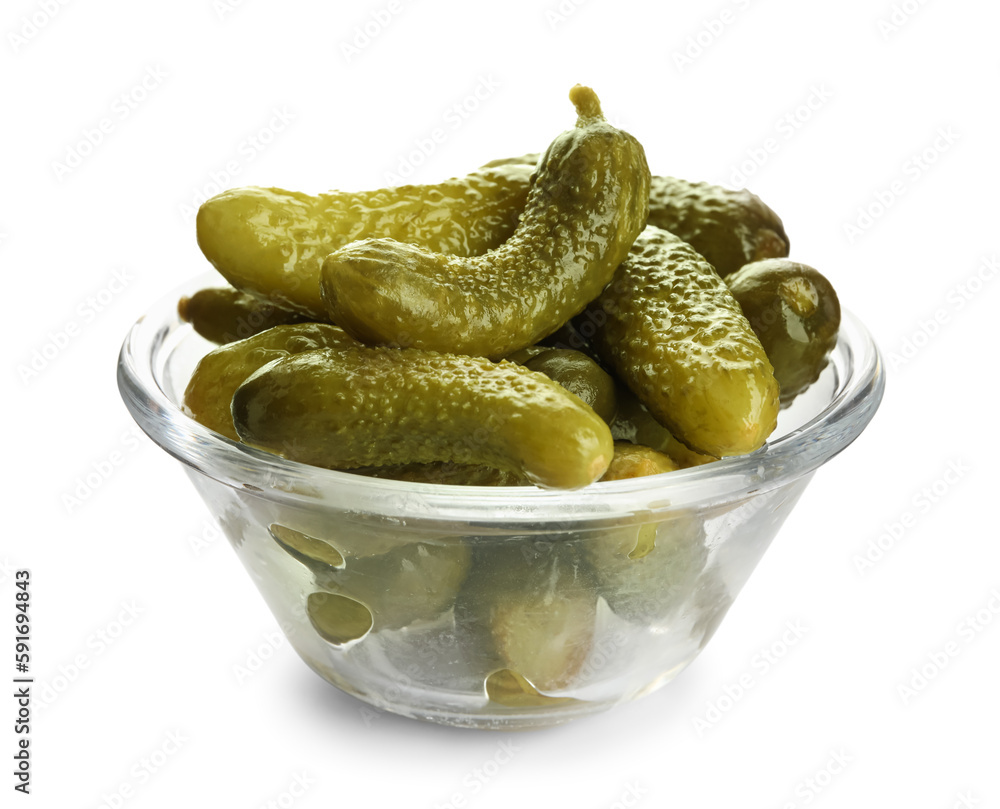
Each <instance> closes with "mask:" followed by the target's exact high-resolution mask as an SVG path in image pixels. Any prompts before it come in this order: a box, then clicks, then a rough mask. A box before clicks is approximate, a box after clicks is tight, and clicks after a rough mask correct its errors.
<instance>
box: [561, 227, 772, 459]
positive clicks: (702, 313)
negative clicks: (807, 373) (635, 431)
mask: <svg viewBox="0 0 1000 809" xmlns="http://www.w3.org/2000/svg"><path fill="white" fill-rule="evenodd" d="M580 321H581V322H580V325H579V326H578V328H579V329H580V331H581V333H583V334H585V335H586V334H587V333H588V331H590V330H593V333H594V336H593V343H594V347H595V348H596V349H597V351H598V352H599V353H600V355H601V357H602V358H603V359H604V361H605V362H606V363H607V364H608V366H609V367H610V368H612V369H613V370H614V371H615V373H616V374H617V375H618V377H619V378H620V379H621V380H622V381H624V382H625V383H626V384H627V385H628V386H629V388H631V390H632V391H633V392H634V393H635V394H636V396H637V397H638V398H639V399H640V401H642V403H643V404H645V405H646V407H647V408H648V409H649V411H650V412H651V413H652V414H653V416H654V417H655V418H656V419H657V421H659V422H661V423H662V424H663V425H664V426H666V427H667V429H668V430H670V432H671V433H673V434H674V435H675V436H676V437H677V438H678V439H680V440H681V441H683V442H684V443H685V444H686V445H687V446H688V447H690V448H691V449H693V450H695V451H696V452H699V453H702V454H707V455H714V456H716V457H722V456H728V455H742V454H744V453H747V452H752V451H753V450H755V449H758V448H759V447H761V446H762V445H763V443H764V440H765V439H766V438H767V436H768V435H769V434H770V433H771V432H772V431H773V430H774V428H775V426H776V424H777V416H778V384H777V382H776V381H775V379H774V374H773V370H772V368H771V363H770V362H769V361H768V359H767V356H766V354H765V353H764V349H763V348H762V347H761V345H760V341H759V340H758V339H757V336H756V335H755V334H754V333H753V330H752V329H751V328H750V324H749V323H748V322H747V319H746V318H745V317H744V316H743V312H742V311H741V309H740V306H739V304H738V303H737V302H736V300H735V299H734V298H733V296H732V295H731V294H730V293H729V290H728V288H727V287H726V285H725V283H724V282H723V281H722V279H721V278H720V277H719V275H718V273H716V272H715V270H714V269H713V268H712V266H711V265H710V264H709V263H708V262H707V261H706V260H705V259H704V258H703V257H702V256H701V255H699V254H698V253H697V252H696V251H695V250H694V248H693V247H691V245H689V244H687V243H686V242H683V241H681V240H680V239H679V238H677V237H676V236H674V235H673V234H671V233H668V232H667V231H665V230H660V229H659V228H655V227H648V228H646V230H645V231H643V233H642V234H641V235H640V236H639V238H638V239H636V242H635V245H634V246H633V248H632V251H631V253H630V254H629V257H628V259H627V260H626V261H624V262H622V264H621V266H620V267H619V268H618V272H616V273H615V277H614V279H613V280H612V282H611V283H610V284H609V285H608V287H607V289H606V290H605V291H604V292H603V293H602V294H601V296H600V297H599V298H598V299H597V300H595V301H594V302H593V303H592V304H591V305H590V306H589V307H588V308H587V313H586V315H585V316H584V317H583V318H580ZM588 322H589V326H588Z"/></svg>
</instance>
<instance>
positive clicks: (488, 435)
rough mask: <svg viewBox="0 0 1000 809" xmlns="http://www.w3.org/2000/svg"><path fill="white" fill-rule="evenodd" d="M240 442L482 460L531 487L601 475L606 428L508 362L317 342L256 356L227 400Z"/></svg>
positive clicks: (363, 455)
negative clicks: (266, 357) (293, 351)
mask: <svg viewBox="0 0 1000 809" xmlns="http://www.w3.org/2000/svg"><path fill="white" fill-rule="evenodd" d="M232 416H233V423H234V425H235V427H236V432H237V434H238V435H239V437H240V439H241V440H242V441H244V442H245V443H247V444H250V445H253V446H256V447H260V448H263V449H267V450H270V451H271V452H274V453H277V454H279V455H283V456H285V457H287V458H290V459H292V460H295V461H300V462H302V463H308V464H313V465H315V466H324V467H329V468H340V469H350V468H356V467H362V466H385V465H390V464H398V463H429V462H434V461H448V462H455V463H464V464H469V463H471V464H484V465H487V466H492V467H495V468H497V469H500V470H504V471H507V472H511V473H514V474H516V475H520V476H523V477H525V478H527V479H528V480H530V481H531V482H532V483H535V484H536V485H538V486H541V487H546V488H566V489H574V488H579V487H581V486H586V485H587V484H589V483H592V482H593V481H595V480H597V479H599V478H600V477H601V475H603V474H604V472H605V471H606V470H607V467H608V464H609V463H610V462H611V457H612V455H613V453H614V447H613V441H612V439H611V432H610V430H609V429H608V426H607V425H606V424H605V423H604V422H603V421H602V420H601V418H600V416H598V415H597V414H596V413H594V411H593V410H592V409H591V408H590V407H589V406H588V405H587V404H585V403H584V402H583V401H581V400H580V399H579V398H578V397H576V396H574V395H573V394H572V393H570V392H569V391H567V390H566V389H565V388H563V387H562V386H561V385H559V384H557V383H555V382H553V381H552V380H550V379H549V378H548V377H546V376H545V375H544V374H539V373H535V372H534V371H530V370H528V369H527V368H523V367H521V366H519V365H516V364H514V363H510V362H501V363H493V362H490V361H489V360H486V359H482V358H479V357H467V356H457V355H448V354H439V353H436V352H431V351H422V350H420V349H394V348H366V347H354V348H345V349H340V350H334V349H322V350H318V351H310V352H307V353H304V354H297V355H294V356H289V357H285V358H284V359H280V360H276V361H274V362H271V363H269V364H268V365H266V366H264V367H263V368H261V369H260V370H258V371H257V372H256V373H254V374H253V375H252V376H251V377H249V378H248V379H247V380H246V381H245V382H243V384H242V385H240V387H239V388H238V389H237V390H236V392H235V394H234V395H233V399H232Z"/></svg>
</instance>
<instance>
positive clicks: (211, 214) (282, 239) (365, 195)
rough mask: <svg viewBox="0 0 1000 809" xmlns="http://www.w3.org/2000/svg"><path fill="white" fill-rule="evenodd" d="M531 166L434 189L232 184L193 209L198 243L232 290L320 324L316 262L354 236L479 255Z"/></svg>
mask: <svg viewBox="0 0 1000 809" xmlns="http://www.w3.org/2000/svg"><path fill="white" fill-rule="evenodd" d="M533 170H534V166H532V165H526V164H524V163H513V164H509V165H504V166H497V167H494V168H483V169H480V170H478V171H475V172H473V173H472V174H469V175H468V176H466V177H461V178H455V179H451V180H447V181H446V182H443V183H439V184H437V185H406V186H400V187H399V188H383V189H379V190H377V191H364V192H358V193H350V192H346V191H334V192H330V193H328V194H318V195H310V194H304V193H300V192H296V191H285V190H283V189H280V188H257V187H248V188H235V189H232V190H230V191H225V192H223V193H222V194H219V195H218V196H215V197H212V199H210V200H208V201H207V202H205V203H204V204H203V205H202V206H201V207H200V208H199V210H198V217H197V234H198V244H199V246H200V247H201V250H202V252H203V253H204V254H205V256H206V258H208V260H209V261H210V262H211V263H212V265H213V266H214V267H215V268H216V269H217V270H218V271H219V272H220V273H221V274H222V275H223V276H224V277H225V278H226V280H227V281H229V283H231V284H232V285H233V286H234V287H236V288H237V289H241V290H245V291H247V292H250V293H253V294H256V295H259V296H263V297H266V298H267V299H268V300H271V301H273V302H274V303H275V304H277V305H280V306H282V307H283V308H287V309H290V310H292V311H297V312H300V313H302V314H305V315H308V316H310V317H312V318H314V319H318V320H326V319H327V315H326V308H325V307H324V305H323V301H322V299H321V298H320V289H319V275H320V267H321V265H322V263H323V259H324V258H325V257H326V256H327V255H328V254H329V253H331V252H333V251H334V250H336V249H337V248H340V247H343V246H344V245H346V244H349V243H351V242H353V241H356V240H358V239H367V238H375V237H382V238H391V239H397V240H399V241H402V242H412V243H414V244H422V245H424V246H426V247H428V248H429V249H431V250H435V251H437V252H440V253H447V254H452V255H458V256H473V255H480V254H482V253H485V252H486V251H487V250H490V249H492V248H494V247H496V246H497V245H500V244H503V242H504V241H506V240H507V239H508V238H509V237H510V236H511V234H513V232H514V230H515V228H516V227H517V221H518V216H519V215H520V213H521V209H522V208H523V207H524V203H525V200H526V199H527V197H528V186H529V179H530V177H531V174H532V172H533Z"/></svg>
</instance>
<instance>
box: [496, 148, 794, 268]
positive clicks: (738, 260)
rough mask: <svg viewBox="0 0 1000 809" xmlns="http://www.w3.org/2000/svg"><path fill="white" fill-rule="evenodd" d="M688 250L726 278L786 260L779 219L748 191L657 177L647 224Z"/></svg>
mask: <svg viewBox="0 0 1000 809" xmlns="http://www.w3.org/2000/svg"><path fill="white" fill-rule="evenodd" d="M537 162H538V155H537V154H527V155H522V156H521V157H511V158H506V159H503V160H494V161H493V162H492V163H487V164H486V165H487V166H514V165H517V164H518V163H520V164H521V165H523V166H534V165H535V164H536V163H537ZM648 224H650V225H654V226H656V227H658V228H663V230H668V231H670V232H671V233H673V234H674V235H675V236H677V237H678V238H680V239H683V240H684V241H686V242H687V243H688V244H690V245H691V246H692V247H693V248H694V249H695V250H697V251H698V252H699V253H701V255H703V256H704V257H705V258H707V259H708V262H709V263H710V264H711V265H712V266H713V267H715V271H716V272H717V273H719V275H721V276H723V277H725V276H727V275H729V274H730V273H732V272H735V271H736V270H738V269H739V268H740V267H742V266H743V265H744V264H749V263H750V262H752V261H760V260H762V259H766V258H783V257H785V256H787V255H788V250H789V240H788V235H787V234H786V233H785V227H784V225H783V224H782V222H781V218H780V217H779V216H778V215H777V214H776V213H775V212H774V211H773V210H771V208H769V207H768V206H767V205H766V204H765V203H764V202H763V200H761V198H760V197H758V196H757V195H756V194H752V193H751V192H749V191H747V190H746V189H745V188H744V189H742V190H739V191H733V190H731V189H728V188H723V187H722V186H718V185H712V184H710V183H702V182H691V181H689V180H682V179H679V178H677V177H664V176H660V175H656V174H654V175H653V176H652V177H651V178H650V181H649V221H648Z"/></svg>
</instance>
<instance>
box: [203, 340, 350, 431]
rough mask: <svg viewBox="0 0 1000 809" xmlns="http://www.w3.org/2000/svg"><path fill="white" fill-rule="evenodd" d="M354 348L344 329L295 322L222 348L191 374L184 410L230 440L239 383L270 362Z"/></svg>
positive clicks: (204, 358) (206, 357) (213, 352)
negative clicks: (322, 351)
mask: <svg viewBox="0 0 1000 809" xmlns="http://www.w3.org/2000/svg"><path fill="white" fill-rule="evenodd" d="M351 345H357V341H356V340H355V339H354V338H353V337H351V336H350V335H349V334H347V333H346V332H345V331H344V330H343V329H340V328H338V327H337V326H333V325H331V324H329V323H297V324H289V325H285V326H275V327H273V328H271V329H268V330H267V331H264V332H261V333H260V334H256V335H254V336H253V337H248V338H247V339H246V340H239V341H237V342H235V343H227V344H226V345H222V346H219V348H216V349H214V350H213V351H210V352H209V353H208V354H206V355H205V356H204V357H202V359H201V361H200V362H199V363H198V365H197V367H196V368H195V369H194V373H193V374H191V379H190V380H189V381H188V385H187V388H186V390H185V391H184V409H185V410H186V411H187V413H188V414H189V415H190V416H191V417H192V418H194V419H195V421H197V422H199V423H200V424H203V425H205V426H206V427H208V428H209V429H211V430H215V431H216V432H217V433H222V435H224V436H226V437H227V438H231V439H233V440H234V441H239V436H238V435H237V434H236V430H235V428H234V427H233V417H232V413H231V405H232V400H233V394H234V393H235V392H236V389H237V388H238V387H239V386H240V385H241V384H242V383H243V381H244V380H245V379H246V378H247V377H248V376H250V375H251V374H252V373H253V372H254V371H256V370H257V369H258V368H260V367H262V366H264V365H267V363H269V362H271V360H276V359H278V358H280V357H287V356H289V355H290V354H297V353H300V352H303V351H313V350H315V349H317V348H336V347H346V346H351Z"/></svg>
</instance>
